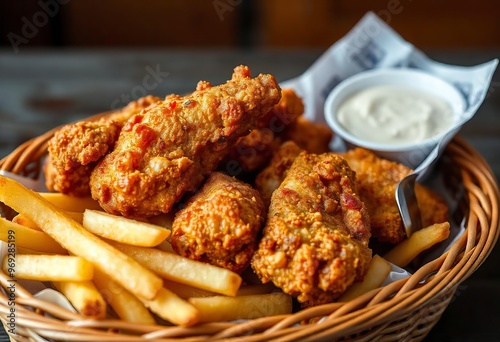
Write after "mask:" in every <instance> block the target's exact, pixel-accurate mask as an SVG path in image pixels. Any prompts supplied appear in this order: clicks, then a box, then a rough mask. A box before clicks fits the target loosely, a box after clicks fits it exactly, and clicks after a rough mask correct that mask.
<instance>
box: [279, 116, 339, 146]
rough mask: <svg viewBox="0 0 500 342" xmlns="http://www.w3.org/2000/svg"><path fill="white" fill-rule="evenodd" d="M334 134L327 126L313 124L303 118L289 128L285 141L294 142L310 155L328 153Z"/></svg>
mask: <svg viewBox="0 0 500 342" xmlns="http://www.w3.org/2000/svg"><path fill="white" fill-rule="evenodd" d="M332 136H333V132H332V130H331V129H330V128H329V127H328V126H327V125H325V124H321V123H315V122H311V121H309V120H308V119H306V118H305V117H303V116H299V117H298V118H297V120H296V121H295V122H294V123H292V124H291V125H290V126H289V127H287V129H286V131H285V134H284V139H285V140H292V141H294V142H295V143H296V144H297V145H298V146H300V147H301V148H303V149H304V150H306V151H307V152H309V153H316V154H321V153H326V152H328V151H330V147H329V144H330V140H332Z"/></svg>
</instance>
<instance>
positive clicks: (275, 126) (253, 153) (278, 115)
mask: <svg viewBox="0 0 500 342" xmlns="http://www.w3.org/2000/svg"><path fill="white" fill-rule="evenodd" d="M281 94H282V96H281V100H280V102H279V103H278V104H276V105H275V106H274V107H273V108H272V110H270V111H269V112H268V113H266V114H265V115H264V116H263V117H261V118H260V119H259V120H258V121H257V128H255V129H254V130H252V131H251V132H250V134H248V135H246V136H244V137H241V138H239V139H238V141H236V143H235V144H234V146H233V147H231V149H230V150H229V153H228V155H227V157H226V158H225V159H224V161H223V162H222V167H223V168H224V166H226V170H225V171H227V172H231V170H236V171H235V172H236V173H237V172H242V171H243V172H252V171H256V170H260V169H262V168H263V167H264V166H265V165H266V164H267V163H268V162H269V159H271V157H272V155H273V153H274V151H275V150H276V149H277V148H278V147H279V146H280V144H281V143H282V142H283V137H284V135H285V134H286V132H287V130H288V127H290V126H292V125H293V124H294V123H295V122H296V121H297V118H298V117H299V116H300V115H302V114H303V113H304V104H303V103H302V99H301V98H300V97H299V96H298V95H297V94H296V93H295V91H294V90H293V89H283V90H282V92H281Z"/></svg>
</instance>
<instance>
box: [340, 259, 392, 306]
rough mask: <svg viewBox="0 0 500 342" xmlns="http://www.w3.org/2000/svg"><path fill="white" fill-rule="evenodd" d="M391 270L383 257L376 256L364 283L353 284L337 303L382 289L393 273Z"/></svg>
mask: <svg viewBox="0 0 500 342" xmlns="http://www.w3.org/2000/svg"><path fill="white" fill-rule="evenodd" d="M391 270H392V266H391V264H389V263H388V262H387V261H386V260H385V259H384V258H382V257H381V256H379V255H374V256H373V258H372V261H371V263H370V266H369V267H368V271H367V272H366V274H365V277H364V279H363V281H361V282H358V283H354V284H352V285H351V286H350V287H349V288H348V289H347V291H345V292H344V294H343V295H342V296H341V297H340V298H339V299H338V300H337V301H338V302H348V301H350V300H352V299H354V298H356V297H359V296H361V295H362V294H364V293H367V292H370V291H371V290H373V289H376V288H378V287H380V286H381V285H382V284H383V283H384V281H385V279H386V278H387V276H388V275H389V273H391Z"/></svg>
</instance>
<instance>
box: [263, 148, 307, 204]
mask: <svg viewBox="0 0 500 342" xmlns="http://www.w3.org/2000/svg"><path fill="white" fill-rule="evenodd" d="M302 151H304V150H303V149H302V148H300V147H299V146H298V145H297V144H296V143H295V142H293V141H285V142H284V143H283V144H281V146H280V147H279V148H278V150H277V151H276V152H275V153H274V155H273V158H272V159H271V161H270V162H269V164H268V165H267V166H266V168H265V169H264V170H262V171H261V172H259V174H258V175H257V177H255V188H256V189H257V190H258V191H259V193H260V196H261V197H262V201H263V202H264V205H265V206H266V207H269V204H270V203H271V196H272V194H273V192H274V190H276V189H278V187H279V186H280V184H281V182H283V180H284V179H285V177H286V174H287V172H288V169H290V166H292V164H293V162H294V160H295V158H297V156H298V155H299V154H300V153H301V152H302Z"/></svg>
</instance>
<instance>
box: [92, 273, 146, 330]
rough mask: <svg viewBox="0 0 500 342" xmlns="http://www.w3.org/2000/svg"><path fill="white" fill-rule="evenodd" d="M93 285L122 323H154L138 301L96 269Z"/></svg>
mask: <svg viewBox="0 0 500 342" xmlns="http://www.w3.org/2000/svg"><path fill="white" fill-rule="evenodd" d="M94 284H95V286H96V287H97V289H98V290H99V292H100V293H101V294H102V296H103V297H104V299H105V301H106V302H107V303H108V304H109V305H110V306H111V307H112V308H113V310H114V311H115V313H116V314H117V315H118V317H120V318H121V319H123V320H124V321H127V322H130V323H140V324H155V323H156V321H155V319H154V318H153V316H152V315H151V313H150V312H149V310H148V309H146V307H145V306H144V304H143V303H142V302H141V301H140V300H139V299H137V298H136V297H135V296H134V295H132V294H131V293H130V292H128V291H127V290H125V289H124V288H123V287H122V286H120V285H119V284H118V283H116V282H115V281H113V280H112V279H110V278H109V277H108V276H107V275H106V274H104V273H102V272H101V271H99V270H97V269H96V270H95V271H94Z"/></svg>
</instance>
